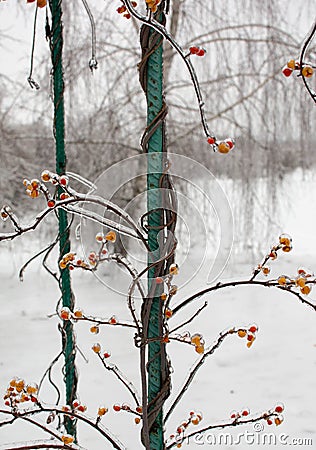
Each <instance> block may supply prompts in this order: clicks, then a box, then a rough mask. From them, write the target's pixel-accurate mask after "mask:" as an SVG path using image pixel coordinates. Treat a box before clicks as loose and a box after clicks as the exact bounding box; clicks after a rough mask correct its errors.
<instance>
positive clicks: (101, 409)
mask: <svg viewBox="0 0 316 450" xmlns="http://www.w3.org/2000/svg"><path fill="white" fill-rule="evenodd" d="M107 412H108V409H107V408H106V407H105V406H100V407H99V409H98V416H104V414H106V413H107Z"/></svg>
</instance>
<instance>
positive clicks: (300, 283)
mask: <svg viewBox="0 0 316 450" xmlns="http://www.w3.org/2000/svg"><path fill="white" fill-rule="evenodd" d="M313 276H314V275H313V274H312V273H309V272H308V271H307V270H305V269H302V268H301V269H298V271H297V276H296V277H295V278H290V277H288V276H287V275H281V276H279V278H278V284H280V285H281V286H287V287H294V286H295V287H297V288H299V289H300V291H301V294H303V295H308V294H309V293H310V292H311V290H312V287H311V284H309V285H308V284H307V283H308V279H310V278H311V277H313Z"/></svg>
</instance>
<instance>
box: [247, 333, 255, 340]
mask: <svg viewBox="0 0 316 450" xmlns="http://www.w3.org/2000/svg"><path fill="white" fill-rule="evenodd" d="M254 338H255V337H254V335H253V334H248V335H247V341H250V342H251V341H253V340H254Z"/></svg>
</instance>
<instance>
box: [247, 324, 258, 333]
mask: <svg viewBox="0 0 316 450" xmlns="http://www.w3.org/2000/svg"><path fill="white" fill-rule="evenodd" d="M249 331H250V333H255V332H256V331H258V328H257V327H256V326H255V325H252V326H251V327H250V328H249Z"/></svg>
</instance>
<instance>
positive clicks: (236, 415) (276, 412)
mask: <svg viewBox="0 0 316 450" xmlns="http://www.w3.org/2000/svg"><path fill="white" fill-rule="evenodd" d="M283 411H284V406H283V405H282V404H278V405H277V406H276V407H275V408H273V409H271V410H270V411H269V412H268V413H265V414H263V416H262V417H263V419H264V420H265V421H266V422H267V424H268V425H272V424H273V420H272V418H271V417H274V423H275V425H277V426H278V425H281V423H282V422H283V421H284V418H283V416H281V415H280V414H281V413H282V412H283ZM249 414H250V410H249V408H245V409H242V410H241V411H232V412H231V414H230V418H231V419H233V421H234V422H237V421H238V419H241V418H243V417H247V416H249Z"/></svg>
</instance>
